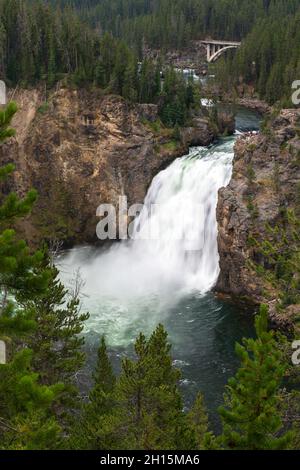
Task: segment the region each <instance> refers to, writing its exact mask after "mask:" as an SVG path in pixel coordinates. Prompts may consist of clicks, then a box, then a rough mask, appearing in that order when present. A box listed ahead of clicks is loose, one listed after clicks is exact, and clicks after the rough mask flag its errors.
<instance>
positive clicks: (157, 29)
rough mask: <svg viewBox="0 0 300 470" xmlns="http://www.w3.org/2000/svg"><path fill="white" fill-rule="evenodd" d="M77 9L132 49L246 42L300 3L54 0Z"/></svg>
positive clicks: (265, 0)
mask: <svg viewBox="0 0 300 470" xmlns="http://www.w3.org/2000/svg"><path fill="white" fill-rule="evenodd" d="M50 1H52V3H54V4H60V5H61V6H66V5H74V6H75V7H76V8H78V9H79V10H80V13H81V16H83V17H84V18H86V19H87V20H88V21H89V22H90V23H91V24H92V25H93V26H95V27H98V28H99V29H100V30H102V31H103V30H105V31H110V32H112V33H113V34H114V35H115V36H117V37H122V38H124V39H125V40H126V41H128V42H129V43H131V44H135V45H136V44H139V45H140V44H141V43H142V42H143V41H144V40H145V41H146V42H147V43H148V44H149V45H150V46H152V47H160V48H162V47H182V46H184V45H185V44H187V42H188V41H189V40H190V39H195V38H203V37H204V36H206V35H210V36H217V37H218V38H220V39H221V38H226V39H230V38H231V39H236V40H239V39H242V38H244V37H245V36H246V35H247V34H248V33H249V32H250V31H251V29H252V27H253V26H254V24H255V23H256V22H257V20H258V19H259V18H266V17H268V18H270V17H273V16H274V17H282V16H286V15H287V14H294V13H295V11H296V10H297V8H298V7H299V0H251V1H249V0H175V1H174V0H89V1H83V0H50Z"/></svg>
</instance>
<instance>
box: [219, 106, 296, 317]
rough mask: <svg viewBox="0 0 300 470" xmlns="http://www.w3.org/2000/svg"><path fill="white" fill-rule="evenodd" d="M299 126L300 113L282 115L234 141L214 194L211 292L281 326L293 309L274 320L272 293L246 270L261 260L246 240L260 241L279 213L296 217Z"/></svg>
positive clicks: (274, 310) (275, 221)
mask: <svg viewBox="0 0 300 470" xmlns="http://www.w3.org/2000/svg"><path fill="white" fill-rule="evenodd" d="M299 125H300V110H299V109H298V110H297V109H294V110H289V109H285V110H282V111H281V112H280V113H279V114H278V115H277V116H274V117H273V118H271V121H270V122H269V125H268V128H267V129H266V130H264V131H263V132H262V133H261V134H258V135H255V136H244V137H242V138H240V139H238V140H237V142H236V144H235V157H234V162H233V176H232V179H231V182H230V184H229V186H228V187H226V188H223V189H221V190H220V192H219V202H218V209H217V219H218V224H219V240H218V244H219V253H220V266H221V274H220V277H219V280H218V284H217V287H216V289H217V290H218V291H221V292H223V293H225V294H229V295H233V296H236V297H238V298H241V297H243V298H246V299H248V300H249V299H250V300H251V301H254V302H255V303H260V302H267V303H268V304H269V305H270V307H271V316H273V318H274V321H275V322H276V323H278V322H279V323H286V324H289V323H290V321H291V320H292V317H293V316H294V315H295V314H297V312H299V309H298V308H295V307H294V306H291V307H290V308H289V309H288V310H287V312H286V317H285V318H283V317H281V316H280V315H279V316H278V315H277V313H276V302H277V297H278V292H277V291H276V289H274V288H272V287H271V286H270V285H268V284H266V282H265V280H264V279H263V278H262V277H260V276H259V275H258V274H257V272H256V270H255V269H253V268H252V266H251V263H252V262H253V261H254V262H256V261H259V260H260V256H261V255H260V253H259V252H258V250H257V248H256V247H255V246H253V245H252V244H251V243H249V240H250V237H255V238H256V239H257V240H262V239H264V238H265V237H266V227H267V224H269V225H270V226H271V227H275V226H276V225H277V224H279V225H280V224H281V221H282V210H283V209H284V208H291V209H294V210H295V211H296V213H297V212H299V192H300V185H299V181H300V134H299ZM297 215H299V213H297Z"/></svg>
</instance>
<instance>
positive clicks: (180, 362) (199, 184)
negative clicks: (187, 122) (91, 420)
mask: <svg viewBox="0 0 300 470" xmlns="http://www.w3.org/2000/svg"><path fill="white" fill-rule="evenodd" d="M236 123H237V134H238V132H239V131H245V130H257V129H258V128H259V117H258V116H257V115H256V114H255V113H253V112H252V111H249V110H246V109H243V108H241V109H239V110H238V113H237V118H236ZM236 138H237V136H233V137H228V138H224V139H220V140H219V141H218V142H217V143H215V144H214V145H212V146H210V147H208V148H205V147H197V148H191V149H190V153H189V155H186V156H183V157H182V158H180V159H177V160H176V161H175V162H173V163H172V164H171V165H170V166H169V167H168V168H167V169H166V170H164V171H162V172H161V173H159V174H158V175H157V176H156V177H155V178H154V180H153V182H152V185H151V187H150V189H149V191H148V194H147V196H146V199H145V205H144V209H143V211H142V213H141V214H140V216H139V217H138V218H137V220H136V223H135V226H134V235H135V237H134V238H135V240H134V241H130V242H122V243H118V244H115V245H114V246H112V247H111V248H109V249H106V250H103V249H95V248H92V247H80V248H76V249H73V250H71V251H69V252H67V253H64V254H62V255H61V256H60V257H59V259H58V266H59V268H60V271H61V277H62V280H63V281H64V282H65V284H67V285H68V284H69V283H70V282H71V279H72V278H74V275H75V273H76V272H77V270H78V269H80V276H81V278H82V279H83V280H84V282H85V285H84V287H83V289H82V293H81V294H82V297H81V300H82V307H83V308H84V309H86V310H88V311H89V312H90V319H89V320H88V321H87V323H86V326H85V332H84V334H85V337H86V349H87V352H88V362H87V367H86V368H85V369H84V370H83V371H82V373H81V374H80V376H79V382H80V385H81V387H82V388H83V390H87V389H88V387H89V385H90V377H91V371H92V369H93V366H94V361H95V353H96V349H97V345H98V343H99V339H100V336H101V335H103V334H104V335H105V336H106V341H107V344H108V348H109V352H110V356H111V360H112V362H113V365H114V368H115V370H116V372H118V371H119V369H120V363H121V358H122V357H123V356H124V355H129V356H132V355H133V342H134V339H135V337H136V336H137V335H138V334H139V333H140V332H141V331H142V332H144V333H145V334H147V335H149V334H150V333H151V332H152V331H153V329H154V328H155V327H156V326H157V324H158V323H163V324H164V325H165V327H166V329H167V331H168V333H169V339H170V341H171V343H172V346H173V349H172V354H173V358H174V364H175V365H176V366H177V367H179V368H180V369H181V371H182V380H181V385H180V386H181V389H182V391H183V394H184V398H185V405H186V407H187V408H188V407H189V406H190V405H191V403H192V401H193V399H194V398H195V395H196V393H197V392H198V391H201V392H202V393H203V394H204V396H205V402H206V406H207V408H208V411H209V413H210V418H211V421H212V423H213V425H214V427H218V418H217V413H216V410H217V407H218V405H220V404H221V403H222V396H223V393H224V386H225V384H226V382H227V380H228V378H229V377H231V376H232V375H233V374H234V373H235V371H236V369H237V366H238V362H237V359H236V356H235V353H234V346H235V342H236V341H239V340H241V338H242V337H243V336H245V335H246V336H249V335H251V334H252V331H253V325H252V323H253V320H252V318H251V315H249V313H248V312H247V313H246V312H245V311H244V308H243V307H241V306H237V305H234V304H232V303H230V302H225V301H222V300H220V299H218V298H217V297H216V296H215V295H214V294H213V293H212V288H213V287H214V285H215V283H216V281H217V278H218V274H219V255H218V247H217V222H216V204H217V194H218V190H219V188H221V187H223V186H226V185H227V184H228V183H229V181H230V178H231V173H232V160H233V146H234V142H235V139H236ZM150 208H152V212H151V213H150ZM148 233H155V234H157V233H159V236H155V237H148V236H145V234H148ZM149 238H150V239H149Z"/></svg>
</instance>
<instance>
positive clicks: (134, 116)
mask: <svg viewBox="0 0 300 470" xmlns="http://www.w3.org/2000/svg"><path fill="white" fill-rule="evenodd" d="M14 99H15V100H16V101H17V103H18V105H19V112H18V114H17V116H16V118H15V121H14V122H13V125H14V127H15V128H16V131H17V137H16V139H13V140H11V141H10V142H9V143H6V144H5V145H4V146H2V148H1V149H0V164H4V163H7V162H14V163H15V165H16V172H15V174H14V181H11V182H10V187H9V188H7V189H12V187H13V188H15V189H16V190H17V191H18V193H20V194H24V193H25V192H26V191H27V190H28V189H29V188H31V187H34V188H36V189H37V190H38V193H39V201H38V203H37V205H36V208H35V210H34V213H33V216H32V217H31V219H30V220H29V221H27V223H26V224H25V230H26V233H27V236H28V238H29V239H31V240H32V239H34V240H36V241H37V242H39V241H40V239H42V238H46V239H53V238H57V239H64V240H67V241H68V242H70V243H81V242H94V241H96V231H95V229H96V225H97V222H98V220H97V218H96V209H97V207H98V206H99V205H100V204H104V203H110V204H113V205H114V206H115V207H118V200H119V196H122V195H126V196H127V197H128V204H129V205H131V204H135V203H142V202H143V200H144V197H145V194H146V192H147V189H148V187H149V185H150V183H151V181H152V179H153V177H154V176H155V174H157V173H158V172H159V171H160V170H161V169H163V168H164V167H166V166H167V165H168V164H169V163H170V162H171V161H172V160H173V159H174V158H176V157H178V156H181V155H183V154H185V153H187V151H188V146H189V145H190V144H191V143H193V144H195V145H196V144H201V143H202V144H205V145H207V144H208V143H210V142H211V141H212V140H213V139H214V137H215V134H214V132H213V131H212V130H211V128H210V125H209V124H208V121H205V120H202V121H201V123H199V125H198V126H196V127H195V128H194V130H193V132H192V135H191V136H190V137H189V136H188V135H187V133H185V134H184V135H185V139H184V142H182V143H178V142H176V141H175V140H174V138H173V135H172V131H170V130H168V129H164V128H163V127H162V126H160V125H159V123H158V121H157V119H158V115H157V113H158V110H157V107H156V106H154V105H131V104H128V103H127V102H126V101H125V100H123V99H122V98H120V97H117V96H103V95H101V93H100V92H97V91H86V90H70V89H65V88H61V89H58V90H57V91H56V92H55V93H54V94H53V95H52V96H51V98H48V101H47V102H45V98H44V96H43V92H42V91H37V90H33V91H24V90H21V91H19V92H18V93H17V94H16V95H15V96H14Z"/></svg>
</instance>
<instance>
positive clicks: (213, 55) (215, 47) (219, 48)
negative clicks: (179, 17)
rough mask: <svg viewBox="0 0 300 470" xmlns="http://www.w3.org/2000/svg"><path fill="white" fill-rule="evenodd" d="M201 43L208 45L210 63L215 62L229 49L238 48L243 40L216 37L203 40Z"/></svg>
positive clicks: (208, 60)
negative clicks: (218, 39)
mask: <svg viewBox="0 0 300 470" xmlns="http://www.w3.org/2000/svg"><path fill="white" fill-rule="evenodd" d="M201 43H202V44H203V45H204V46H206V51H207V62H209V63H211V62H215V61H216V60H217V59H218V58H219V57H220V56H221V55H222V54H223V53H224V52H226V51H228V50H229V49H237V48H238V47H240V45H241V42H233V41H217V40H214V39H207V40H206V41H201Z"/></svg>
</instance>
